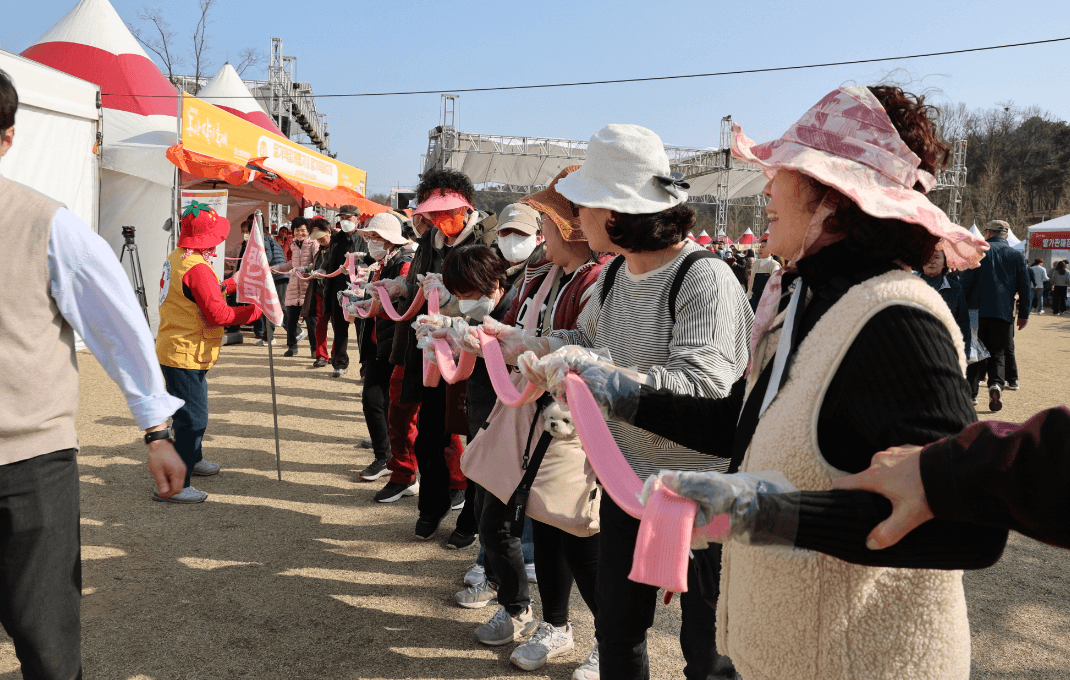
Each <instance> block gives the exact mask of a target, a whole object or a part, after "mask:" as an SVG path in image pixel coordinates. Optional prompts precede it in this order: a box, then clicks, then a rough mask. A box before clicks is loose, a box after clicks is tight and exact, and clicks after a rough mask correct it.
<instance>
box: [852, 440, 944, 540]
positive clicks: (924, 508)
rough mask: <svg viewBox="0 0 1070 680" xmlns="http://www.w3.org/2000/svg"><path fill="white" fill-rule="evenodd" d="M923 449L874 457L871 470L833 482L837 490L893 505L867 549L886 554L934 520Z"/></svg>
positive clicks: (893, 450)
mask: <svg viewBox="0 0 1070 680" xmlns="http://www.w3.org/2000/svg"><path fill="white" fill-rule="evenodd" d="M921 450H922V447H920V446H896V447H893V448H890V449H888V450H887V451H880V452H879V453H876V454H874V456H873V460H872V462H871V463H870V466H869V468H868V469H866V470H863V471H862V472H859V473H858V474H856V475H850V476H848V477H840V478H838V479H835V480H833V481H832V488H834V489H857V490H860V491H871V492H873V493H879V494H880V495H882V496H884V497H885V498H887V499H888V500H890V501H891V502H892V514H891V516H889V517H888V519H886V520H884V521H883V522H881V523H880V524H878V525H877V526H876V527H875V528H874V529H873V531H871V532H870V533H869V537H868V538H867V539H866V547H867V548H869V549H870V550H883V549H884V548H887V547H889V546H892V545H895V544H896V543H898V542H899V541H900V539H902V538H903V537H904V536H906V535H907V534H909V533H910V532H911V531H913V530H914V529H916V528H917V527H919V526H921V525H922V524H924V523H925V522H928V521H929V520H930V519H932V518H933V511H932V509H931V508H930V507H929V501H928V499H927V498H926V497H925V486H924V485H923V484H922V482H921V463H920V460H921Z"/></svg>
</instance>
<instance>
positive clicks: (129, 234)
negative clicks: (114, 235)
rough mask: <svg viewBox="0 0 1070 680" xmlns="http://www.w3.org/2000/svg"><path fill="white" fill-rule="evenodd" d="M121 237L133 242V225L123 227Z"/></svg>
mask: <svg viewBox="0 0 1070 680" xmlns="http://www.w3.org/2000/svg"><path fill="white" fill-rule="evenodd" d="M123 238H124V239H126V242H127V243H133V242H134V228H133V227H123Z"/></svg>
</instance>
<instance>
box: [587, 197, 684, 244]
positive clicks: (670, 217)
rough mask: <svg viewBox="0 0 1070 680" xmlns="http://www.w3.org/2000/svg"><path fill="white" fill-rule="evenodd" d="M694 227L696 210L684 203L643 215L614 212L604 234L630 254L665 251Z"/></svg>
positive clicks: (681, 239)
mask: <svg viewBox="0 0 1070 680" xmlns="http://www.w3.org/2000/svg"><path fill="white" fill-rule="evenodd" d="M694 226H695V211H694V209H693V208H691V207H690V206H687V205H683V204H681V205H677V206H674V207H672V208H669V209H668V210H662V211H661V212H657V213H647V214H645V215H629V214H627V213H619V212H615V211H614V212H613V215H612V216H611V217H610V218H609V221H608V222H606V235H607V236H609V240H610V241H611V242H612V243H613V245H615V246H619V247H621V248H624V249H625V250H629V251H631V252H633V253H645V252H654V251H658V250H664V249H665V248H668V247H669V246H672V245H675V244H677V243H679V242H680V241H683V240H684V239H685V238H687V234H688V232H690V231H691V228H692V227H694Z"/></svg>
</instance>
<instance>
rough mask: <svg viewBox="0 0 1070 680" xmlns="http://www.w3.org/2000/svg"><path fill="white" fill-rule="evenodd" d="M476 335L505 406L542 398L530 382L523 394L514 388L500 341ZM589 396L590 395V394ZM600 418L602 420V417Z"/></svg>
mask: <svg viewBox="0 0 1070 680" xmlns="http://www.w3.org/2000/svg"><path fill="white" fill-rule="evenodd" d="M476 335H478V336H479V346H480V347H482V348H483V361H485V362H486V364H487V374H488V375H489V376H490V382H491V384H492V385H493V386H494V391H495V392H497V393H498V399H500V400H501V402H502V403H503V404H505V405H506V406H508V407H510V408H516V407H517V406H523V405H524V404H530V403H532V402H533V401H535V400H536V399H538V398H539V397H540V396H542V393H543V390H540V389H539V388H538V387H536V386H534V385H532V384H531V383H530V382H525V384H524V391H523V392H520V391H517V389H516V387H514V386H513V381H512V380H510V379H509V367H508V366H506V364H505V356H504V355H503V354H502V348H501V347H500V346H499V345H498V339H497V338H495V337H494V336H493V335H488V334H487V333H485V332H484V331H483V329H482V328H476ZM588 394H590V393H589V392H588ZM591 399H592V400H593V399H594V397H591ZM599 417H600V418H601V415H599ZM633 474H634V473H633Z"/></svg>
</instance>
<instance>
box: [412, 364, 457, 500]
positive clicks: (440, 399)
mask: <svg viewBox="0 0 1070 680" xmlns="http://www.w3.org/2000/svg"><path fill="white" fill-rule="evenodd" d="M417 370H419V369H417ZM416 428H417V434H416V441H415V442H414V443H413V450H414V453H415V454H416V465H417V466H418V467H419V468H420V495H419V502H418V506H419V508H420V517H423V518H425V519H438V518H440V517H445V516H446V513H448V512H449V511H450V470H449V467H448V466H447V465H446V456H444V455H443V451H445V450H446V447H447V446H448V445H449V443H450V436H449V435H448V434H446V381H445V380H443V381H441V382H440V383H439V385H438V387H424V388H422V392H421V393H420V416H419V418H418V420H417V421H416Z"/></svg>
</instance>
